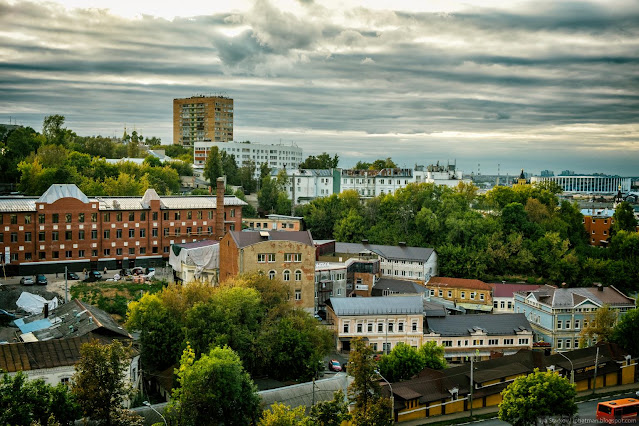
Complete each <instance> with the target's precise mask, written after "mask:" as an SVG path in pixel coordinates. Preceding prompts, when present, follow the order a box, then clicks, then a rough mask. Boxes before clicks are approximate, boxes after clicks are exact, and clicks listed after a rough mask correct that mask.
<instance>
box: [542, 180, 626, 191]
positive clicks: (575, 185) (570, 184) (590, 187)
mask: <svg viewBox="0 0 639 426" xmlns="http://www.w3.org/2000/svg"><path fill="white" fill-rule="evenodd" d="M631 181H632V179H631V178H629V177H628V178H624V177H619V176H544V177H540V176H533V177H532V178H531V179H530V183H539V182H555V183H557V184H558V185H559V186H561V187H562V188H563V190H564V192H575V193H584V194H616V193H617V191H619V190H621V192H624V193H626V192H629V191H630V186H631Z"/></svg>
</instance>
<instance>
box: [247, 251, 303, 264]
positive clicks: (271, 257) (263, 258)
mask: <svg viewBox="0 0 639 426" xmlns="http://www.w3.org/2000/svg"><path fill="white" fill-rule="evenodd" d="M301 261H302V253H284V262H301ZM267 262H268V263H275V253H258V255H257V263H267Z"/></svg>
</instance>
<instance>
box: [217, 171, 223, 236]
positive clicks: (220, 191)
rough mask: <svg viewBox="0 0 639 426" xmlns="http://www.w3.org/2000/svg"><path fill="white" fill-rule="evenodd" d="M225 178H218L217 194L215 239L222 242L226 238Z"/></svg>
mask: <svg viewBox="0 0 639 426" xmlns="http://www.w3.org/2000/svg"><path fill="white" fill-rule="evenodd" d="M224 186H225V185H224V177H222V176H220V177H219V178H217V190H216V194H215V201H216V205H215V238H216V239H218V240H221V239H222V237H223V236H224Z"/></svg>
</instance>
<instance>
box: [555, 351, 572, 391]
mask: <svg viewBox="0 0 639 426" xmlns="http://www.w3.org/2000/svg"><path fill="white" fill-rule="evenodd" d="M557 353H558V354H559V355H561V356H563V357H564V358H566V359H567V360H568V362H569V363H570V384H572V385H574V384H575V367H574V366H573V365H572V361H571V360H570V358H568V357H567V356H566V355H564V354H562V353H561V352H557Z"/></svg>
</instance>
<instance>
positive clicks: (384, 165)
mask: <svg viewBox="0 0 639 426" xmlns="http://www.w3.org/2000/svg"><path fill="white" fill-rule="evenodd" d="M396 168H397V164H395V162H394V161H393V160H392V159H391V158H390V157H387V158H386V159H378V160H375V161H373V164H371V166H370V169H372V170H382V169H396Z"/></svg>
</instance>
